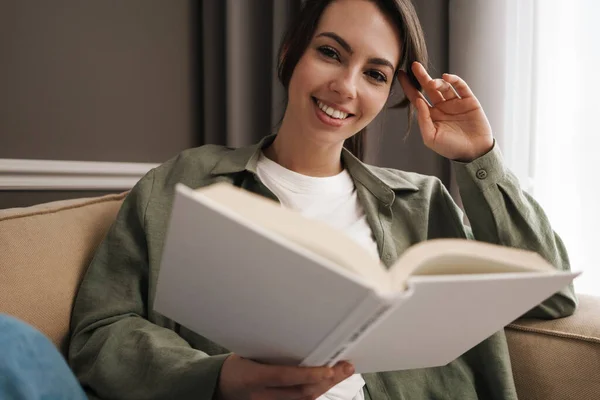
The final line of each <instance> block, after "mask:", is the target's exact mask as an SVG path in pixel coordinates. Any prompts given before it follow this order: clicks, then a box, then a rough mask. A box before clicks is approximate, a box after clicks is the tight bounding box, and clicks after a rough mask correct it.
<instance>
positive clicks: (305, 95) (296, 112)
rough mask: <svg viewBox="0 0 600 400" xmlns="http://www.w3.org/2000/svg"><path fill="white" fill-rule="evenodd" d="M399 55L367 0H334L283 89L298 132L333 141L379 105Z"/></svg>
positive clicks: (393, 36) (395, 40)
mask: <svg viewBox="0 0 600 400" xmlns="http://www.w3.org/2000/svg"><path fill="white" fill-rule="evenodd" d="M399 58H400V39H399V36H398V33H397V32H396V29H395V27H394V25H393V24H392V23H391V21H389V20H388V18H387V17H386V16H385V15H384V14H382V13H381V11H380V10H379V8H378V7H377V6H376V5H375V4H374V3H372V2H370V1H367V0H336V1H333V2H332V3H331V4H330V5H329V6H328V7H327V8H326V9H325V11H324V13H323V15H322V16H321V19H320V21H319V25H318V27H317V29H316V31H315V35H314V36H313V38H312V40H311V42H310V44H309V45H308V47H307V49H306V51H305V52H304V54H303V55H302V57H301V58H300V60H299V62H298V64H297V65H296V68H295V69H294V72H293V74H292V77H291V79H290V84H289V88H288V107H287V112H288V113H290V114H291V115H290V117H291V119H292V120H293V121H294V123H296V124H300V126H301V131H302V134H303V135H307V134H308V135H311V136H313V139H314V140H317V141H319V142H321V143H328V144H333V143H339V142H340V141H341V142H343V141H344V140H346V139H347V138H349V137H351V136H353V135H354V134H356V133H357V132H358V131H360V130H361V129H362V128H364V127H365V126H367V124H369V123H370V122H371V121H372V120H373V119H374V118H375V117H376V116H377V114H378V113H379V111H381V109H382V108H383V106H384V104H385V102H386V100H387V98H388V95H389V92H390V86H391V84H392V81H393V79H394V71H395V70H396V67H397V66H398V62H399Z"/></svg>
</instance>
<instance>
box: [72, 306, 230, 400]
mask: <svg viewBox="0 0 600 400" xmlns="http://www.w3.org/2000/svg"><path fill="white" fill-rule="evenodd" d="M226 357H227V355H220V356H212V357H211V356H208V355H206V354H205V353H203V352H201V351H198V350H195V349H193V348H191V347H190V346H189V344H188V343H187V342H186V341H185V340H183V339H182V338H181V337H179V335H177V334H176V333H175V332H173V331H171V330H169V329H166V328H163V327H160V326H157V325H155V324H152V323H151V322H149V321H147V320H145V319H144V318H141V317H138V316H134V315H126V316H118V317H111V318H108V319H106V320H104V321H98V322H96V323H95V324H92V325H90V326H88V327H87V328H84V329H82V330H81V331H80V332H78V333H77V334H75V335H74V336H73V339H72V342H71V351H70V354H69V359H70V363H71V366H72V368H73V371H74V372H75V374H76V376H77V378H78V379H79V380H80V382H81V383H82V385H83V386H84V387H86V388H90V389H92V390H93V391H94V392H95V393H96V394H97V395H98V396H100V397H101V398H111V399H125V398H127V399H173V398H176V399H210V398H212V397H213V394H214V392H215V390H216V385H217V382H218V377H219V373H220V370H221V366H222V364H223V361H224V360H225V358H226Z"/></svg>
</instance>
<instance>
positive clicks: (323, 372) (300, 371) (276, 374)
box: [252, 364, 335, 387]
mask: <svg viewBox="0 0 600 400" xmlns="http://www.w3.org/2000/svg"><path fill="white" fill-rule="evenodd" d="M258 365H260V367H259V368H256V369H254V370H253V371H254V373H255V375H254V376H253V377H252V381H253V382H256V383H258V384H260V385H262V386H266V387H286V386H299V385H310V384H316V383H319V382H321V381H323V380H325V379H330V378H332V377H333V376H334V375H335V373H334V371H333V369H332V368H329V367H292V366H280V365H277V366H275V365H263V364H258Z"/></svg>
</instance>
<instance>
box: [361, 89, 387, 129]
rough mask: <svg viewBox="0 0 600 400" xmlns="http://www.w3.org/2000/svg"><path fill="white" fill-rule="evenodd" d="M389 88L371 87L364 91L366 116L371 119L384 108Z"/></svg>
mask: <svg viewBox="0 0 600 400" xmlns="http://www.w3.org/2000/svg"><path fill="white" fill-rule="evenodd" d="M388 93H389V91H388V90H387V89H379V88H370V89H368V90H365V91H364V92H363V96H362V104H363V111H364V117H365V118H366V119H368V120H369V121H371V120H372V119H374V118H375V117H376V116H377V114H379V112H380V111H381V110H382V109H383V107H384V106H385V103H386V102H387V99H388Z"/></svg>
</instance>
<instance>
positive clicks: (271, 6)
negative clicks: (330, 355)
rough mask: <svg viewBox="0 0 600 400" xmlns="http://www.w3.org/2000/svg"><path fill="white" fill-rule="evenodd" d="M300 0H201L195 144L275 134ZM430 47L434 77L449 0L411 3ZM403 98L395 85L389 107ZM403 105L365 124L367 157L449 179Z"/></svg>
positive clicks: (441, 62) (441, 68) (440, 64)
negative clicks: (285, 44) (280, 71)
mask: <svg viewBox="0 0 600 400" xmlns="http://www.w3.org/2000/svg"><path fill="white" fill-rule="evenodd" d="M300 5H301V0H226V1H217V0H203V1H202V2H201V6H200V10H199V18H198V19H199V21H201V24H200V25H201V27H199V28H198V37H199V38H198V45H197V51H198V52H199V53H198V70H199V81H198V84H197V88H198V91H199V94H198V98H197V104H198V110H197V128H198V135H199V142H200V143H199V144H205V143H214V144H222V145H227V146H232V147H237V146H243V145H248V144H251V143H255V142H256V141H258V140H259V139H261V138H262V137H263V136H265V135H267V134H269V133H271V132H274V129H275V128H276V125H277V124H278V122H279V121H280V119H281V117H282V116H283V111H284V106H285V93H284V91H283V88H282V86H281V84H280V83H279V82H278V81H277V77H276V65H277V51H278V48H279V43H280V41H281V39H282V36H283V33H284V32H285V29H286V27H287V26H288V24H289V21H290V19H291V18H292V17H293V16H294V15H296V14H297V13H298V11H299V9H300ZM415 5H416V7H417V12H418V13H419V16H420V18H421V21H422V23H423V26H424V29H425V33H426V39H427V43H428V46H429V51H430V56H431V65H430V68H431V70H432V74H433V75H441V73H443V72H445V71H447V69H448V0H418V1H415ZM401 98H402V91H401V88H400V86H399V85H398V84H397V83H396V84H395V86H394V88H393V95H392V96H391V98H390V101H389V105H391V104H394V103H397V102H398V100H400V99H401ZM407 124H408V120H407V116H406V110H399V109H384V111H383V112H382V113H381V114H380V116H379V117H378V118H377V119H376V120H375V121H374V122H373V123H372V124H371V126H369V128H368V147H367V154H366V161H367V162H369V163H371V164H375V165H380V166H385V167H391V168H398V169H403V170H408V171H415V172H419V173H423V174H428V175H435V176H437V177H439V178H440V179H442V181H443V182H444V183H445V184H447V185H449V184H450V182H451V171H450V165H449V163H448V161H447V160H445V159H444V158H442V157H440V156H438V155H437V154H435V153H433V152H432V151H430V150H428V149H427V148H426V147H425V146H424V145H423V143H422V140H421V137H420V133H419V131H418V127H417V125H416V121H415V122H414V126H413V128H412V130H411V132H410V134H409V135H408V137H405V131H406V127H407Z"/></svg>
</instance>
